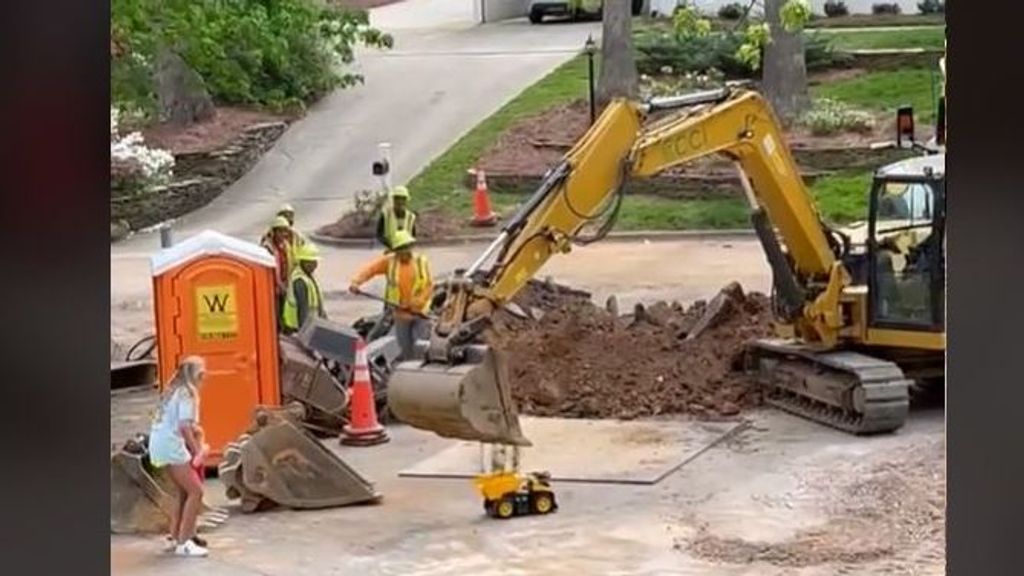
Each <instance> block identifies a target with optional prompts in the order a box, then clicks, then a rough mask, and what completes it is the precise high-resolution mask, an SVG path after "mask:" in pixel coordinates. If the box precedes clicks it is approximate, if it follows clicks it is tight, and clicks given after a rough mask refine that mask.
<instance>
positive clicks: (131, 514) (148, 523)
mask: <svg viewBox="0 0 1024 576" xmlns="http://www.w3.org/2000/svg"><path fill="white" fill-rule="evenodd" d="M179 498H180V496H179V491H178V489H177V487H176V486H175V485H174V481H173V480H171V478H170V476H169V475H168V474H167V473H166V472H164V471H162V470H160V469H155V470H150V468H149V465H148V464H147V462H146V455H145V452H144V450H141V449H139V445H138V443H133V442H131V441H130V442H128V443H126V447H125V448H122V449H121V450H120V451H118V452H115V453H114V454H112V455H111V456H110V531H111V533H113V534H162V533H167V532H168V531H169V530H170V524H171V513H172V510H174V509H175V507H177V506H178V505H179V504H180V500H179ZM227 516H228V514H227V512H226V511H223V510H218V509H215V508H212V507H210V506H208V505H206V504H205V503H204V504H203V509H202V512H201V513H200V516H199V526H198V527H199V529H200V530H203V531H205V530H208V529H211V528H216V527H217V526H220V525H221V524H222V523H224V521H225V520H227Z"/></svg>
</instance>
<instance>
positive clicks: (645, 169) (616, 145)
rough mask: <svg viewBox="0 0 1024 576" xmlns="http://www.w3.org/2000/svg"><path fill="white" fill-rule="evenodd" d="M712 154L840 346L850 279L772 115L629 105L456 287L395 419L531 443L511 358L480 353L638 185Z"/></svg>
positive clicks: (786, 298)
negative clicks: (499, 313) (496, 323)
mask: <svg viewBox="0 0 1024 576" xmlns="http://www.w3.org/2000/svg"><path fill="white" fill-rule="evenodd" d="M666 110H674V111H675V112H674V113H672V114H671V115H669V116H668V117H667V118H664V119H662V120H660V121H657V122H651V123H649V124H647V125H645V120H646V118H647V116H648V115H649V114H651V113H655V112H658V111H666ZM710 155H722V156H726V157H728V158H730V159H731V160H733V161H734V163H735V165H736V166H737V168H738V169H739V171H740V173H741V176H742V178H741V180H742V182H743V184H744V189H745V190H746V192H747V200H748V202H749V203H750V205H751V208H752V220H753V223H754V227H755V229H756V230H757V231H758V235H759V237H760V238H761V241H762V243H763V244H764V245H765V250H766V253H767V254H768V259H769V262H770V264H771V265H772V268H773V271H774V273H775V279H776V280H775V281H776V285H777V287H778V289H779V292H780V295H781V296H782V300H783V302H784V303H785V304H786V305H785V306H784V308H785V310H786V311H787V315H788V316H790V317H791V319H792V320H793V321H794V323H795V324H796V325H797V328H798V329H802V331H803V332H804V333H806V334H807V335H808V337H809V338H810V339H812V340H821V341H825V342H829V341H834V339H835V338H836V337H837V334H838V330H839V328H840V318H839V315H838V312H837V311H838V309H839V306H838V297H839V293H840V291H841V289H842V286H843V285H845V283H847V282H849V276H848V275H847V274H846V272H845V270H844V269H843V267H842V265H841V264H840V262H839V260H838V258H837V250H836V248H835V242H830V238H829V233H828V231H827V228H826V227H824V225H823V224H822V222H821V220H820V219H819V216H818V213H817V210H816V208H815V206H814V203H813V201H812V198H811V196H810V194H809V192H808V190H807V189H806V187H805V186H804V184H803V181H802V179H801V176H800V173H799V171H798V169H797V166H796V163H795V162H794V160H793V158H792V156H791V155H790V153H789V150H788V148H787V147H786V144H785V142H784V141H783V138H782V134H781V130H780V129H779V124H778V122H777V121H776V119H775V117H774V114H773V113H772V112H771V109H770V107H769V106H768V104H767V103H766V102H765V101H764V100H763V99H762V98H761V97H760V96H759V95H758V94H757V93H756V92H751V91H747V90H742V89H734V88H731V87H727V88H723V89H720V90H714V91H708V92H700V93H696V94H689V95H685V96H680V97H675V98H669V99H663V100H656V101H652V102H649V103H642V104H641V103H637V102H632V101H629V100H615V101H613V102H611V103H610V104H609V105H608V106H607V107H606V108H605V110H604V111H603V113H602V114H601V116H600V117H599V118H598V119H597V121H596V122H595V123H594V125H593V126H592V127H591V128H590V130H588V131H587V133H586V134H585V135H584V136H583V137H582V138H581V139H580V140H579V142H577V143H576V145H575V146H574V147H573V148H572V149H571V150H570V151H569V152H568V153H567V154H566V155H565V156H564V158H563V159H562V160H561V161H560V162H559V164H558V165H556V166H555V167H554V168H552V169H551V170H550V171H549V172H548V173H547V174H546V176H545V177H544V179H543V181H542V183H541V185H540V187H539V188H538V190H537V191H536V192H535V193H534V194H533V195H532V196H531V197H530V198H529V199H528V200H527V201H526V202H525V203H524V204H523V206H522V207H521V208H520V209H519V211H518V212H517V213H516V214H515V215H514V216H513V217H512V218H511V219H510V220H509V222H508V223H507V224H506V225H505V226H504V228H503V229H502V231H501V233H500V234H499V235H498V237H497V238H496V239H495V240H494V242H492V244H491V245H490V246H489V247H488V248H487V249H486V250H485V251H484V253H483V254H482V255H481V256H480V257H479V258H478V259H477V261H476V262H474V263H473V265H472V266H470V268H469V269H468V270H466V271H465V272H464V273H462V274H461V275H459V276H458V277H457V278H455V279H454V280H452V281H450V282H449V284H448V286H447V294H446V299H445V303H444V305H443V308H442V311H441V314H440V315H439V319H438V321H437V323H436V324H435V326H434V329H433V332H432V334H431V338H430V344H429V346H428V348H427V350H426V351H425V359H424V360H423V361H413V362H405V363H403V364H401V365H399V366H398V367H397V368H396V371H395V373H394V374H393V375H392V378H391V380H390V382H389V385H388V396H389V405H390V407H391V410H392V412H393V413H394V414H395V415H396V416H398V418H399V419H401V420H403V421H405V422H406V423H408V424H410V425H412V426H414V427H417V428H423V429H427V430H432V431H434V432H436V433H438V434H439V435H441V436H445V437H452V438H459V439H463V440H479V441H483V442H492V443H504V444H514V445H529V441H528V440H526V439H525V438H524V437H523V436H522V434H521V431H520V430H519V426H518V420H517V418H516V416H515V412H514V409H513V407H512V403H511V395H510V391H509V389H508V388H509V387H508V384H507V377H506V375H505V373H506V370H507V367H506V366H505V362H504V359H503V358H502V355H501V354H500V352H497V351H495V350H493V349H491V348H489V347H486V346H480V345H476V344H473V343H472V342H474V341H475V338H476V336H478V335H479V334H480V333H481V332H482V331H484V330H486V328H487V326H488V324H489V320H490V318H491V315H492V314H493V313H494V311H495V310H496V309H498V308H499V307H501V306H503V305H504V304H506V303H508V302H509V301H510V300H511V299H512V298H513V297H514V296H515V295H516V294H517V293H518V292H519V290H520V289H522V287H523V286H524V285H525V284H526V283H527V282H528V281H529V280H530V279H531V278H533V277H534V276H535V275H536V274H537V272H538V271H539V270H540V269H541V268H542V267H543V265H544V264H545V263H546V262H547V261H548V259H549V258H551V256H552V255H554V254H557V253H565V252H568V251H569V250H570V249H571V246H572V244H573V243H587V242H591V241H595V240H598V239H600V238H601V237H603V236H604V234H606V233H607V232H608V230H609V229H610V228H611V227H612V226H613V225H614V221H615V217H616V215H617V212H618V208H619V205H620V203H621V200H622V197H623V189H624V185H625V183H626V180H627V179H628V178H631V177H638V178H643V177H650V176H654V175H656V174H658V173H660V172H663V171H665V170H668V169H670V168H672V167H675V166H679V165H682V164H686V163H688V162H692V161H694V160H696V159H699V158H703V157H707V156H710ZM594 226H596V227H597V230H596V231H595V232H594V233H593V235H592V236H591V237H585V236H584V232H585V231H586V230H587V229H588V228H593V227H594ZM776 229H777V231H778V232H777V233H776V232H775V230H776ZM780 239H781V243H782V244H783V245H785V246H786V248H787V251H785V252H784V251H783V249H782V245H780ZM492 261H493V263H492V265H491V266H489V267H487V268H485V266H486V265H487V264H488V263H489V262H492Z"/></svg>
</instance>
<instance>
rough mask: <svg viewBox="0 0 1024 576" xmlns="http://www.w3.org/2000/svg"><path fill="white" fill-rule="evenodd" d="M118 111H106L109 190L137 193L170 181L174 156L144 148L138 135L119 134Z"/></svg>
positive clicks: (111, 109)
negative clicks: (108, 122) (108, 117)
mask: <svg viewBox="0 0 1024 576" xmlns="http://www.w3.org/2000/svg"><path fill="white" fill-rule="evenodd" d="M120 119H121V112H120V111H119V110H118V109H117V108H115V107H111V108H110V180H111V188H112V189H115V190H120V191H122V192H129V193H132V192H139V191H141V190H145V189H147V188H150V187H152V186H155V185H158V184H163V183H165V182H167V181H169V180H170V178H171V175H172V171H173V169H174V155H173V154H171V153H170V152H168V151H166V150H161V149H159V148H150V147H148V146H146V144H145V142H144V139H143V137H142V134H141V133H139V132H129V133H128V134H121V133H120V126H119V125H120Z"/></svg>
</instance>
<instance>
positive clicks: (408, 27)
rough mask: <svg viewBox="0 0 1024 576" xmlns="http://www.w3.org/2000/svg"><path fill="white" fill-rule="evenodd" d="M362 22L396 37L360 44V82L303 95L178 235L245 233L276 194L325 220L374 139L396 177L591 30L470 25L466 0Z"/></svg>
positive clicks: (387, 12) (144, 243)
mask: <svg viewBox="0 0 1024 576" xmlns="http://www.w3.org/2000/svg"><path fill="white" fill-rule="evenodd" d="M371 21H372V22H373V23H374V25H376V26H378V27H380V28H382V29H384V30H386V31H389V32H391V33H392V34H393V35H394V37H395V48H394V50H393V51H391V52H388V53H382V52H378V51H368V50H361V51H360V53H359V55H358V65H357V69H358V70H359V72H361V73H362V74H363V75H364V76H365V78H366V82H365V85H363V86H359V87H356V88H353V89H349V90H344V91H340V92H337V93H335V94H333V95H331V96H329V97H328V98H326V99H324V100H323V101H321V102H320V103H318V104H317V105H316V106H314V107H313V108H312V110H311V111H310V112H309V114H308V115H307V116H306V117H305V118H303V119H302V120H301V121H299V122H297V123H296V124H294V125H293V126H292V127H291V129H289V131H288V132H287V133H286V134H285V135H284V136H283V137H282V138H281V139H280V140H279V141H278V143H277V145H276V146H275V147H274V148H273V149H272V150H271V151H270V152H269V153H268V154H267V155H266V156H264V158H263V159H262V160H261V161H260V162H259V163H258V164H257V165H256V167H255V168H254V169H253V170H252V171H250V172H249V173H248V174H247V175H246V176H244V177H243V178H242V179H241V180H239V181H238V182H236V183H235V184H234V185H233V186H232V187H231V188H229V189H228V190H227V191H225V193H224V194H223V195H222V196H220V197H219V198H218V199H217V200H215V201H214V202H213V203H212V204H210V205H209V206H207V207H206V208H203V209H201V210H199V211H197V212H195V213H193V214H192V215H189V216H187V217H185V218H183V219H182V220H181V221H179V224H178V226H177V228H178V229H177V230H176V232H175V233H176V236H177V237H183V236H187V235H191V234H193V233H195V232H198V231H200V230H202V229H204V228H215V229H217V230H220V231H221V232H225V233H227V234H233V235H238V236H242V237H250V238H254V237H257V236H258V234H259V233H260V232H261V231H262V229H263V228H264V227H265V226H266V223H267V222H268V221H269V219H270V216H271V215H272V214H273V212H274V211H275V209H276V208H277V206H279V205H280V204H281V203H282V202H285V201H287V202H291V203H292V204H293V205H295V207H296V212H297V217H298V219H299V222H300V227H301V228H303V229H311V228H314V227H317V226H320V225H322V224H325V223H328V222H331V221H334V220H335V219H337V217H338V216H339V214H340V213H341V212H342V211H343V210H344V209H345V208H346V207H348V206H349V205H350V202H351V197H352V194H353V193H354V192H355V191H356V190H359V189H365V188H370V187H374V186H376V185H377V181H376V179H375V178H374V177H373V176H372V175H371V174H370V164H371V162H372V161H373V160H374V159H375V158H376V156H377V143H378V142H380V141H390V142H392V143H393V146H394V152H393V163H394V172H393V177H394V180H395V181H396V182H403V181H406V180H407V179H408V178H410V177H412V176H413V175H414V174H415V173H416V172H418V171H419V170H420V169H421V168H423V167H424V166H426V165H427V164H428V163H429V161H430V160H431V159H433V158H435V157H436V156H437V155H439V154H440V153H442V152H443V151H444V150H445V149H446V148H447V147H448V146H449V145H451V144H452V143H453V142H455V141H456V140H457V139H458V138H459V136H461V135H462V134H464V133H465V132H466V131H468V130H469V129H470V128H472V127H473V126H474V125H476V124H477V123H478V122H480V121H481V120H483V119H484V118H486V117H487V116H489V115H490V114H491V113H493V112H494V111H496V110H497V109H498V108H500V107H501V105H502V104H504V103H505V102H506V101H508V100H509V99H511V98H512V97H514V96H515V95H516V94H518V93H519V92H520V91H521V90H522V89H523V88H525V87H526V86H528V85H530V84H531V83H533V82H535V81H536V80H538V79H540V78H542V77H543V76H544V75H545V74H546V73H548V72H549V71H551V70H552V69H554V68H555V67H557V66H558V65H559V64H561V63H562V62H564V61H566V60H568V59H569V58H571V57H572V54H573V51H574V50H577V49H578V48H579V47H581V46H582V44H583V42H584V41H585V39H586V37H587V35H588V34H592V33H593V34H595V37H596V35H597V33H598V32H599V31H600V28H599V24H595V23H581V24H564V25H545V26H531V25H530V24H529V23H528V22H526V21H525V20H517V21H508V22H502V23H497V24H486V25H476V24H474V23H473V21H472V4H471V2H470V0H443V1H441V0H406V1H405V2H401V3H398V4H393V5H390V6H385V7H382V8H378V9H375V10H373V11H371ZM158 245H159V238H158V236H157V235H155V234H148V235H140V236H138V237H135V238H132V239H130V240H129V241H127V242H122V243H119V244H116V245H114V246H112V247H111V252H112V253H119V252H138V251H149V250H153V249H155V248H157V247H158Z"/></svg>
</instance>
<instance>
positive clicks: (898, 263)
mask: <svg viewBox="0 0 1024 576" xmlns="http://www.w3.org/2000/svg"><path fill="white" fill-rule="evenodd" d="M945 184H946V182H945V154H931V155H926V156H921V157H916V158H911V159H908V160H903V161H901V162H896V163H894V164H890V165H888V166H886V167H884V168H882V169H880V170H878V171H877V172H876V176H875V180H874V184H873V186H872V189H871V196H870V211H869V220H868V242H867V249H868V294H869V296H870V298H869V301H868V327H869V328H874V329H880V330H897V331H901V330H902V331H912V332H919V331H926V332H935V333H941V332H944V330H945V274H946V268H945V266H946V265H945V221H946V202H945V192H946V185H945Z"/></svg>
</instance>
